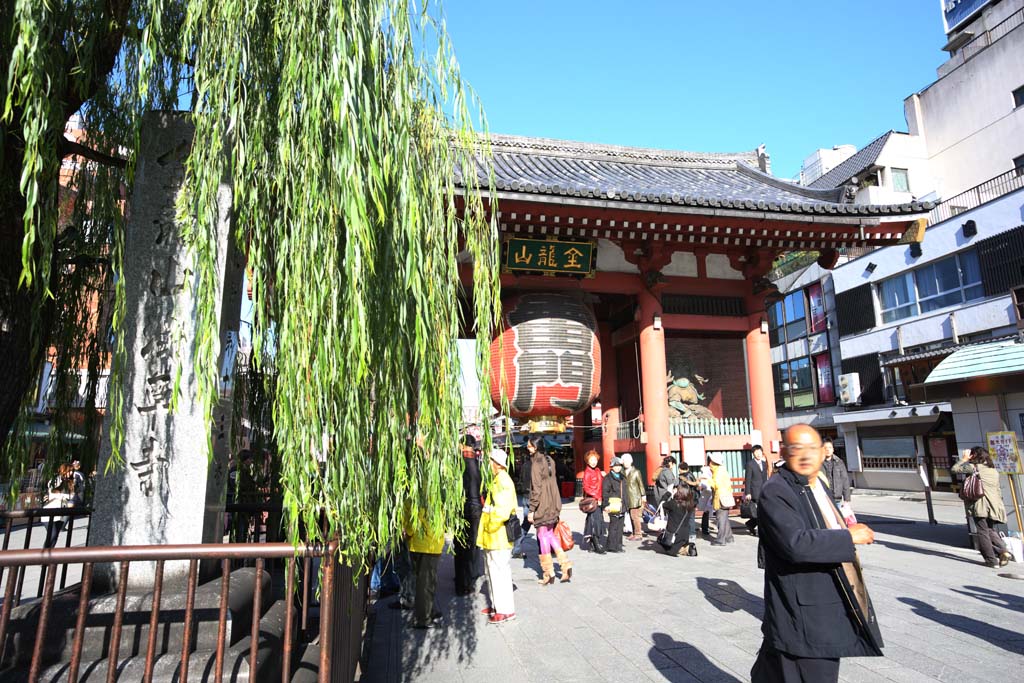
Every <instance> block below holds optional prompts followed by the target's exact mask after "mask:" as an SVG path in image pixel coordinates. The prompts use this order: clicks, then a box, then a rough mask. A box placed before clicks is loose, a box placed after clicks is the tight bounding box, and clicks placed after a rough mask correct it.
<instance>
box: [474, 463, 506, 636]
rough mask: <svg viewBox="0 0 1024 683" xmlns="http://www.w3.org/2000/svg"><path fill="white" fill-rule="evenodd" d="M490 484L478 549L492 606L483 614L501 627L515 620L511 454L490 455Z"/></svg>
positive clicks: (488, 620)
mask: <svg viewBox="0 0 1024 683" xmlns="http://www.w3.org/2000/svg"><path fill="white" fill-rule="evenodd" d="M490 463H491V472H492V473H493V474H494V477H493V478H492V480H491V485H490V489H489V490H488V492H487V500H486V503H485V505H484V507H483V509H482V511H481V512H482V514H481V516H480V531H479V532H478V533H477V545H478V546H480V548H481V549H482V550H483V551H484V569H485V571H486V572H487V590H488V593H489V597H490V601H491V605H490V607H487V608H485V609H484V610H483V611H482V613H483V614H485V615H487V623H489V624H502V623H504V622H506V621H511V620H512V619H515V618H516V607H515V601H514V598H513V596H512V590H513V589H512V566H511V561H512V542H511V541H510V540H508V533H507V532H506V531H505V523H506V522H507V521H508V518H509V517H511V516H512V515H514V514H516V488H515V485H514V484H513V483H512V478H511V477H509V476H508V453H506V452H505V451H503V450H502V449H500V448H495V449H493V450H492V451H491V457H490Z"/></svg>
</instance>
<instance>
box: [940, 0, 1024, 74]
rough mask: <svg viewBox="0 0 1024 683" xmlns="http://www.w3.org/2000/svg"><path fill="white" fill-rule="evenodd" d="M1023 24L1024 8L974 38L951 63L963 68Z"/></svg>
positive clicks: (957, 53) (952, 58) (951, 59)
mask: <svg viewBox="0 0 1024 683" xmlns="http://www.w3.org/2000/svg"><path fill="white" fill-rule="evenodd" d="M1021 24H1024V8H1022V9H1019V10H1017V11H1016V12H1014V13H1013V14H1011V15H1010V16H1008V17H1006V18H1005V19H1003V20H1002V21H1001V22H999V23H998V24H996V25H995V26H993V27H992V28H990V29H989V30H987V31H985V32H984V33H982V34H980V35H977V36H975V37H974V38H972V39H971V40H970V42H968V43H966V44H964V46H963V47H961V48H960V49H959V50H957V52H956V56H954V57H951V58H950V61H951V62H955V66H961V65H963V64H965V63H967V62H969V61H970V60H972V59H973V58H975V57H977V56H978V55H979V54H980V53H981V52H982V51H984V50H985V48H987V47H989V46H990V45H992V43H994V42H996V41H997V40H999V39H1000V38H1002V37H1003V36H1005V35H1006V34H1007V33H1009V32H1010V31H1012V30H1013V29H1015V28H1017V27H1018V26H1020V25H1021Z"/></svg>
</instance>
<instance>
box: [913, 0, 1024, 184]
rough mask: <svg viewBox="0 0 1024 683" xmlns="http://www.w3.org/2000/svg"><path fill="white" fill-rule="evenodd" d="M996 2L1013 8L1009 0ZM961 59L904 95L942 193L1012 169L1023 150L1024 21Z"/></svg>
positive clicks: (914, 126) (955, 60) (980, 181)
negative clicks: (1016, 101) (1019, 102)
mask: <svg viewBox="0 0 1024 683" xmlns="http://www.w3.org/2000/svg"><path fill="white" fill-rule="evenodd" d="M1013 4H1018V5H1019V4H1021V3H1019V2H1016V3H1013ZM1000 6H1002V7H1000ZM996 8H998V9H999V11H1000V12H1003V11H1005V10H1009V9H1012V8H1011V7H1010V6H1009V3H999V5H997V6H996ZM957 61H958V60H957V59H956V58H955V57H954V59H953V60H951V64H952V65H953V68H952V69H951V70H948V72H946V71H947V70H946V69H943V70H941V71H942V72H943V73H944V75H942V76H941V77H940V78H939V80H937V81H935V82H934V83H932V84H931V85H930V86H928V87H927V88H925V89H924V90H922V91H921V92H920V93H917V94H915V95H911V96H910V97H908V98H907V99H906V100H905V101H904V110H905V112H906V117H907V124H908V126H909V129H910V132H911V133H914V132H919V133H920V134H921V135H923V136H924V138H925V141H926V143H927V147H928V156H929V160H930V163H931V173H932V175H933V176H934V178H935V184H936V188H937V189H938V190H939V192H940V194H941V196H942V197H943V198H949V197H952V196H954V195H956V194H959V193H961V192H963V191H964V190H967V189H970V188H972V187H974V186H975V185H978V184H980V183H983V182H985V181H986V180H988V179H990V178H993V177H995V176H997V175H999V174H1001V173H1005V172H1006V171H1009V170H1011V169H1012V168H1013V158H1014V157H1017V156H1019V155H1021V154H1024V107H1018V108H1017V109H1014V105H1013V95H1012V92H1013V90H1014V89H1016V88H1019V87H1020V86H1021V85H1024V25H1021V26H1018V27H1017V28H1015V29H1013V30H1012V31H1010V32H1009V33H1007V34H1006V35H1005V36H1003V37H1002V38H1000V39H999V40H997V41H996V42H995V43H993V44H991V45H990V46H988V47H987V48H985V49H984V50H982V51H981V52H979V53H977V54H976V55H975V56H974V57H973V58H972V59H970V60H968V61H966V62H964V63H963V64H961V65H959V66H955V64H956V62H957Z"/></svg>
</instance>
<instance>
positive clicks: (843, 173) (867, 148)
mask: <svg viewBox="0 0 1024 683" xmlns="http://www.w3.org/2000/svg"><path fill="white" fill-rule="evenodd" d="M893 133H894V131H891V130H890V131H889V132H887V133H883V134H882V135H879V136H878V137H877V138H875V139H874V140H872V141H871V142H869V143H868V144H866V145H864V146H863V147H861V148H860V149H859V150H857V153H856V154H854V155H853V156H852V157H850V158H849V159H847V160H846V161H844V162H843V163H841V164H839V165H838V166H836V167H835V168H833V169H832V170H831V171H829V172H828V173H826V174H825V175H823V176H821V177H820V178H818V179H817V180H815V181H814V182H813V183H811V184H810V185H808V187H813V188H817V189H819V190H828V189H832V188H835V187H840V186H841V185H844V184H846V181H847V180H849V179H850V178H852V177H854V176H855V175H857V174H858V173H860V172H862V171H864V170H866V169H869V168H871V167H872V166H874V165H875V162H876V161H878V155H880V154H881V153H882V149H884V148H885V143H887V142H888V141H889V137H890V136H892V135H893Z"/></svg>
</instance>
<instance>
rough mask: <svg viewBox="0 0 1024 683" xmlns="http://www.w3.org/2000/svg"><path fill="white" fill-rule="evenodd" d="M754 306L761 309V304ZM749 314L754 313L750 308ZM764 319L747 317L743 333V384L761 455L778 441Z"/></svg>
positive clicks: (770, 360)
mask: <svg viewBox="0 0 1024 683" xmlns="http://www.w3.org/2000/svg"><path fill="white" fill-rule="evenodd" d="M756 303H757V304H758V306H759V307H761V308H763V307H764V304H763V300H762V299H760V298H758V299H756ZM749 310H757V307H754V306H752V307H751V308H750V309H749ZM767 321H768V319H767V317H766V316H765V314H764V313H763V312H759V313H755V314H753V315H751V316H750V331H749V332H747V340H746V346H747V382H748V386H749V388H750V417H751V419H752V420H753V422H754V429H758V430H760V431H761V438H762V440H763V441H764V443H763V444H762V445H763V446H764V448H765V455H766V456H767V455H768V454H769V452H770V447H769V442H770V441H772V440H773V439H778V431H779V428H778V422H777V421H776V415H775V387H774V382H773V380H772V354H771V343H770V341H769V339H768V322H767Z"/></svg>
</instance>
